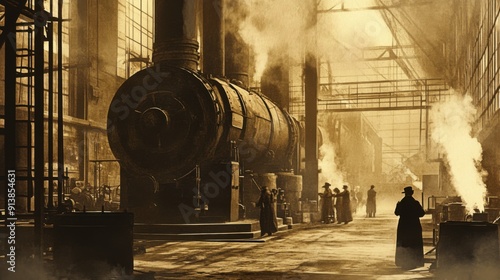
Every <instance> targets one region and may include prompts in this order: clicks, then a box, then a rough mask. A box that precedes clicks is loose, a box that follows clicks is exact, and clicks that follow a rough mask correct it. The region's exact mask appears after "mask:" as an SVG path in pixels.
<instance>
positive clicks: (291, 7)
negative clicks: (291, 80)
mask: <svg viewBox="0 0 500 280" xmlns="http://www.w3.org/2000/svg"><path fill="white" fill-rule="evenodd" d="M347 2H348V3H347ZM358 2H359V1H346V5H347V8H350V7H351V8H352V7H356V6H357V5H359V6H366V5H367V3H366V2H364V3H358ZM238 3H239V4H241V5H244V6H246V9H241V10H234V11H231V12H228V13H226V16H227V17H228V18H229V19H232V20H230V21H231V22H233V23H238V27H237V28H236V29H237V30H239V34H240V35H241V37H242V38H243V40H244V41H245V42H246V43H248V44H249V45H250V46H251V47H252V49H253V52H254V53H255V60H256V61H255V68H256V69H255V75H254V77H253V79H254V81H258V80H259V79H260V77H261V76H262V73H263V71H264V68H265V67H266V64H269V65H276V63H279V59H280V57H276V56H270V55H269V53H270V51H271V50H277V52H281V53H282V54H283V57H281V58H284V57H286V58H287V59H289V60H290V63H291V64H292V65H293V64H300V63H302V61H303V58H304V54H305V53H306V52H310V53H313V54H315V55H316V56H317V57H319V58H322V59H325V60H339V59H342V60H344V61H345V60H350V59H353V60H357V58H356V57H355V56H353V53H351V52H352V51H356V50H357V51H358V52H359V48H363V47H369V46H374V45H387V44H391V35H390V34H391V33H390V31H389V30H388V29H387V26H386V25H385V23H384V21H383V19H382V17H381V16H380V14H379V13H378V12H375V11H359V12H353V13H348V15H346V14H344V13H319V14H316V7H315V5H316V4H318V3H319V5H318V7H317V9H318V10H328V9H330V8H331V7H334V6H338V5H339V4H340V1H333V0H325V1H316V0H307V1H304V0H274V1H269V0H244V1H243V0H239V1H238ZM314 17H316V19H315V20H314ZM275 59H277V60H275ZM346 63H349V62H348V61H346Z"/></svg>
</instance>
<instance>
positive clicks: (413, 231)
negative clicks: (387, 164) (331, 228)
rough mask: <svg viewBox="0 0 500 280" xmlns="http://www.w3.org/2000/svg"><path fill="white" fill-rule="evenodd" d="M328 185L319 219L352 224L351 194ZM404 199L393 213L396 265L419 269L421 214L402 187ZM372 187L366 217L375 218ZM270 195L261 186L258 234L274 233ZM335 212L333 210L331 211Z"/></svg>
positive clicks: (345, 189)
mask: <svg viewBox="0 0 500 280" xmlns="http://www.w3.org/2000/svg"><path fill="white" fill-rule="evenodd" d="M330 186H331V184H330V183H325V184H324V185H323V188H324V189H325V190H324V192H323V193H320V194H319V195H320V196H321V198H322V201H323V203H322V208H321V210H322V211H321V216H322V221H323V222H324V223H333V222H335V219H336V220H337V222H338V223H339V224H340V223H344V224H348V223H349V222H351V221H352V212H351V195H350V193H349V187H348V186H347V185H344V186H343V187H342V189H343V190H342V191H340V190H339V189H338V188H334V189H333V191H332V190H331V189H330ZM402 193H403V194H404V195H405V196H404V197H403V199H401V200H400V201H399V202H398V203H397V204H396V209H395V211H394V214H395V215H397V216H399V217H400V218H399V222H398V227H397V239H396V256H395V260H396V265H397V266H399V267H402V268H403V269H412V268H416V267H420V266H422V265H423V263H424V257H423V239H422V226H421V225H420V217H423V216H424V215H425V211H424V210H423V208H422V206H421V205H420V203H419V202H418V201H417V200H415V199H414V198H413V193H414V191H413V189H412V187H411V186H408V187H405V188H404V191H403V192H402ZM375 198H376V191H375V186H373V185H372V186H370V189H369V190H368V191H367V201H366V217H367V218H373V217H375V212H376V199H375ZM274 200H275V198H274V195H273V194H272V193H271V191H270V190H269V188H268V187H262V189H261V195H260V198H259V200H258V202H257V203H256V206H257V207H259V208H260V209H261V212H260V227H261V235H262V236H264V235H266V234H268V235H272V234H273V233H275V232H276V231H277V230H278V227H277V221H276V213H275V212H274V207H273V203H274ZM335 210H336V211H335ZM335 213H336V214H337V215H336V217H335Z"/></svg>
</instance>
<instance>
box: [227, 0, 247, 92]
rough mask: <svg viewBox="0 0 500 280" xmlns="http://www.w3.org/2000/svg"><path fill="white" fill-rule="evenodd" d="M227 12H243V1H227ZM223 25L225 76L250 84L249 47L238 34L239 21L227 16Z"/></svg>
mask: <svg viewBox="0 0 500 280" xmlns="http://www.w3.org/2000/svg"><path fill="white" fill-rule="evenodd" d="M225 4H226V8H227V9H226V11H227V13H234V14H243V13H245V9H246V7H245V6H244V3H243V1H227V2H226V3H225ZM224 26H225V32H226V34H225V38H224V40H225V42H224V48H225V53H226V54H227V55H226V57H225V72H226V77H227V78H229V79H231V80H237V81H240V82H241V83H242V84H243V86H244V87H247V86H249V85H250V81H249V74H248V72H249V68H250V47H249V46H248V45H247V44H246V43H245V42H244V41H243V38H241V36H240V35H239V33H238V32H239V30H238V28H239V22H238V21H237V20H235V19H234V17H227V18H226V19H225V21H224Z"/></svg>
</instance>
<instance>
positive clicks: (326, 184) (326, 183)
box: [322, 182, 331, 188]
mask: <svg viewBox="0 0 500 280" xmlns="http://www.w3.org/2000/svg"><path fill="white" fill-rule="evenodd" d="M329 186H331V185H330V183H328V182H325V184H324V185H323V187H322V188H328V187H329Z"/></svg>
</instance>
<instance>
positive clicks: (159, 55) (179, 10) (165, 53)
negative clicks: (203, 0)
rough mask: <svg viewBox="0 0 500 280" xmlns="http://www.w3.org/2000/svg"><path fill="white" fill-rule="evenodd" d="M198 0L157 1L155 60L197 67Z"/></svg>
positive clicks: (198, 56) (174, 64)
mask: <svg viewBox="0 0 500 280" xmlns="http://www.w3.org/2000/svg"><path fill="white" fill-rule="evenodd" d="M197 9H198V1H193V0H169V1H164V0H155V43H154V46H153V49H154V50H153V62H154V63H160V62H165V63H168V64H170V65H173V66H178V67H183V68H187V69H190V70H192V71H197V70H198V63H199V58H200V54H199V52H198V47H199V43H198V41H197V40H196V37H197V32H196V31H197V29H196V28H197V17H196V11H197Z"/></svg>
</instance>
